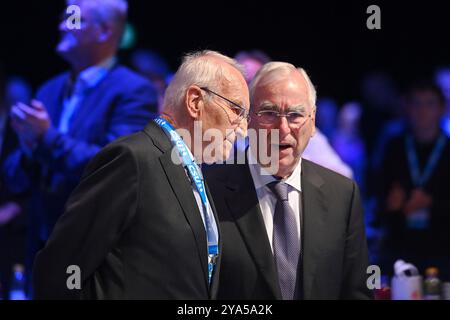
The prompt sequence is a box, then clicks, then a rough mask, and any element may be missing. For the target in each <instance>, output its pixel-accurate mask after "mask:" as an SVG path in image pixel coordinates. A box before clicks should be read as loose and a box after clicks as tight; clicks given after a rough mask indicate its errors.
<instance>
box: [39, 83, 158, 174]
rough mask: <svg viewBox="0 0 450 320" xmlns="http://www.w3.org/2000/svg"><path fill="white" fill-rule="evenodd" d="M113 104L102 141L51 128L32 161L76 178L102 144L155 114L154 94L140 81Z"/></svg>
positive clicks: (135, 130) (132, 130)
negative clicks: (63, 132) (87, 139)
mask: <svg viewBox="0 0 450 320" xmlns="http://www.w3.org/2000/svg"><path fill="white" fill-rule="evenodd" d="M38 98H39V96H38ZM114 103H115V106H114V108H112V112H111V114H110V115H109V117H108V119H104V121H105V122H106V123H107V129H106V132H105V133H104V138H103V141H101V142H99V143H89V142H87V141H82V140H77V139H74V138H73V137H71V136H69V135H67V134H62V133H60V132H59V131H58V129H57V128H55V127H51V128H50V129H49V130H48V131H47V132H46V134H45V135H44V136H43V138H42V139H41V141H40V142H39V144H38V146H37V148H36V150H35V152H34V154H33V155H34V157H35V158H36V160H37V161H38V162H40V163H43V164H47V165H49V166H50V167H51V168H54V169H56V170H59V171H63V172H66V173H67V174H68V175H70V174H71V173H72V174H73V176H74V177H75V179H78V177H79V176H80V175H81V172H82V170H83V168H84V167H85V165H86V164H87V163H88V161H89V160H90V159H91V158H92V157H93V156H94V155H95V154H96V153H97V152H98V151H99V150H100V149H101V148H102V147H103V146H104V145H106V144H108V143H110V142H112V141H114V140H115V139H117V138H119V137H122V136H125V135H129V134H131V133H134V132H137V131H139V130H141V129H142V128H144V126H145V125H146V124H147V123H148V121H150V119H151V118H152V117H153V116H154V115H155V114H154V111H155V110H156V94H155V91H154V89H153V87H152V86H151V85H150V84H149V83H148V82H142V83H140V84H139V85H137V86H134V87H132V88H126V90H124V92H123V93H122V94H121V95H120V96H119V97H117V99H116V101H115V102H114Z"/></svg>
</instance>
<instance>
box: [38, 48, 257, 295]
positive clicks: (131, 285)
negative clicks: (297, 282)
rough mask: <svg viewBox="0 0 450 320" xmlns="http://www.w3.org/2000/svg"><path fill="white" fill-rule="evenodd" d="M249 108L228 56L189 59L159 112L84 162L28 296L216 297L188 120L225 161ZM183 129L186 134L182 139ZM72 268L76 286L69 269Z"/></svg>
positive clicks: (207, 207)
mask: <svg viewBox="0 0 450 320" xmlns="http://www.w3.org/2000/svg"><path fill="white" fill-rule="evenodd" d="M225 96H226V97H227V98H225ZM241 106H242V107H241ZM244 106H245V107H244ZM248 106H249V93H248V88H247V84H246V82H245V79H244V76H243V74H242V71H241V70H240V66H239V65H237V63H236V62H235V61H234V60H232V59H231V58H229V57H226V56H224V55H221V54H219V53H217V52H214V51H202V52H197V53H193V54H190V55H187V56H186V57H185V58H184V60H183V63H182V65H181V66H180V68H179V69H178V71H177V72H176V74H175V76H174V78H173V79H172V82H171V83H170V85H169V87H168V88H167V91H166V95H165V98H164V109H163V113H162V115H161V117H158V118H157V119H155V120H152V121H150V123H149V124H148V125H147V126H146V127H145V129H144V130H143V131H140V132H138V133H136V134H134V135H131V136H128V137H125V138H122V139H119V140H117V141H115V142H113V143H111V144H109V145H108V146H106V147H105V148H104V149H102V150H101V151H100V152H99V153H98V155H97V156H96V157H95V158H94V159H93V160H92V161H91V162H90V163H89V165H88V167H87V169H86V171H85V172H84V174H83V179H82V181H81V183H80V184H79V185H78V187H77V189H76V190H75V192H74V193H73V194H72V196H71V198H70V199H69V201H68V203H67V205H66V212H65V213H64V215H63V216H62V217H61V219H60V220H59V221H58V223H57V225H56V227H55V230H54V232H53V233H52V235H51V237H50V239H49V241H48V242H47V245H46V247H45V248H44V249H43V250H42V251H41V252H40V253H39V254H38V256H37V258H36V262H35V269H34V272H35V288H36V297H37V298H58V299H61V298H76V299H79V298H89V299H202V300H206V299H214V298H216V296H217V288H218V283H219V282H218V280H219V275H220V257H221V252H222V237H221V235H220V232H219V231H220V229H219V226H218V224H219V223H218V218H217V215H216V212H215V210H214V205H213V203H212V199H211V196H210V195H209V193H208V189H207V186H206V185H205V184H204V181H203V178H202V173H201V170H200V162H201V161H202V159H194V156H193V154H194V153H195V150H194V143H193V142H194V140H196V139H197V138H198V137H196V136H194V135H195V134H196V132H195V126H196V124H197V123H198V122H201V128H202V131H201V132H200V133H199V134H201V135H202V136H203V134H204V133H205V132H206V131H208V130H210V129H215V130H216V131H219V132H220V133H223V135H222V139H220V141H219V142H216V143H217V144H218V147H219V148H217V150H218V152H217V153H216V154H215V157H216V159H215V160H218V161H220V160H224V159H226V158H227V157H228V156H229V153H230V151H231V149H232V146H233V144H234V139H235V137H236V134H238V133H240V132H244V133H245V131H246V130H247V122H246V121H245V119H246V117H247V116H248ZM182 131H184V132H185V133H186V132H187V133H189V134H188V135H184V136H183V138H184V139H182V138H181V136H180V135H181V133H182ZM225 133H227V135H225ZM202 140H203V139H201V141H202ZM208 144H209V143H208V142H207V141H205V142H203V143H202V144H201V145H200V149H201V150H200V151H202V150H203V149H205V148H206V147H207V146H208ZM70 266H72V269H67V268H68V267H70ZM74 267H75V268H74ZM77 268H78V270H79V271H80V272H79V274H78V275H79V276H81V279H79V281H78V285H77V281H76V271H70V270H77ZM67 270H68V271H67ZM74 272H75V273H74Z"/></svg>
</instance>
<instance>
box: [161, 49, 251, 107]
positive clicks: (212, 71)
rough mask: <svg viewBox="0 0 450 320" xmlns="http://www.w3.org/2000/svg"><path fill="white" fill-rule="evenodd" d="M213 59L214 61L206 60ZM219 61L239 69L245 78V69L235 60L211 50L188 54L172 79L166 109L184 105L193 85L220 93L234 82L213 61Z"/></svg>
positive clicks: (167, 91)
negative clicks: (189, 89) (187, 93)
mask: <svg viewBox="0 0 450 320" xmlns="http://www.w3.org/2000/svg"><path fill="white" fill-rule="evenodd" d="M204 58H213V59H204ZM214 59H219V60H222V61H224V62H225V63H227V64H229V65H231V66H232V67H234V68H235V69H237V70H238V71H239V72H240V73H241V74H242V76H243V77H244V69H243V67H242V66H241V65H240V64H238V63H237V62H236V61H235V60H234V59H232V58H230V57H227V56H225V55H223V54H221V53H219V52H216V51H211V50H203V51H196V52H193V53H188V54H186V55H185V56H184V57H183V62H182V63H181V65H180V67H179V68H178V70H177V72H176V73H175V75H174V76H173V78H172V81H171V82H170V84H169V86H168V87H167V89H166V93H165V96H164V108H163V109H170V108H178V107H180V106H182V105H183V103H184V99H185V96H186V92H187V90H188V88H189V87H190V86H191V85H197V86H199V87H208V88H209V89H211V90H217V91H220V89H225V88H226V86H227V85H230V84H231V83H232V82H233V79H232V78H230V76H229V74H228V72H227V71H226V70H225V69H224V67H223V65H221V64H218V63H215V62H214V61H213V60H214Z"/></svg>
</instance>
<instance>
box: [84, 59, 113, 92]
mask: <svg viewBox="0 0 450 320" xmlns="http://www.w3.org/2000/svg"><path fill="white" fill-rule="evenodd" d="M116 61H117V58H116V57H115V56H112V57H109V58H107V59H105V60H103V61H101V62H100V63H99V64H96V65H94V66H91V67H89V68H86V69H84V70H83V71H81V72H80V74H79V75H78V77H77V79H76V82H75V83H77V82H82V83H83V85H84V86H85V87H86V88H92V87H95V86H96V85H97V84H98V83H99V82H100V80H102V79H103V77H104V76H105V75H106V74H107V73H108V71H109V70H111V68H112V67H113V66H114V65H115V64H116Z"/></svg>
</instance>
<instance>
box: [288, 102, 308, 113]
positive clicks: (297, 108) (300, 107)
mask: <svg viewBox="0 0 450 320" xmlns="http://www.w3.org/2000/svg"><path fill="white" fill-rule="evenodd" d="M286 109H287V111H288V112H292V111H296V112H306V109H305V106H304V105H303V104H299V105H297V106H289V107H287V108H286Z"/></svg>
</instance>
